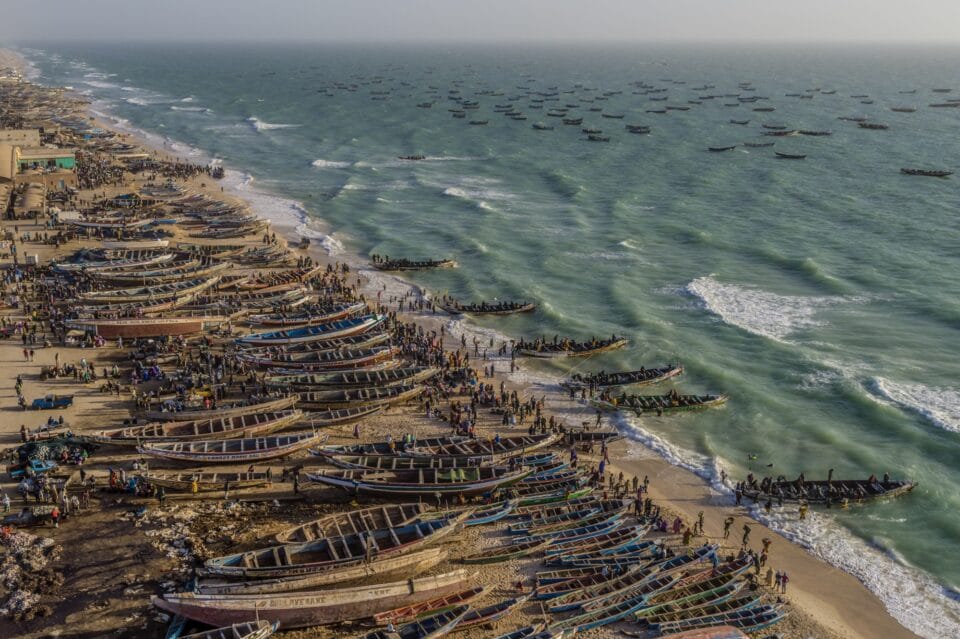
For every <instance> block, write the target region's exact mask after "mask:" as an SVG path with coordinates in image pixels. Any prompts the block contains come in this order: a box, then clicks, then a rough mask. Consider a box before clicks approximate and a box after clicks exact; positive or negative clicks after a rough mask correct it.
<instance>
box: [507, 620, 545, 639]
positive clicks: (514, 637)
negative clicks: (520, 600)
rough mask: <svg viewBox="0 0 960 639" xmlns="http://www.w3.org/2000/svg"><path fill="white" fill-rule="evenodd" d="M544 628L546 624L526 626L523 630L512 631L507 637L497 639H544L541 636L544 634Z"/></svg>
mask: <svg viewBox="0 0 960 639" xmlns="http://www.w3.org/2000/svg"><path fill="white" fill-rule="evenodd" d="M544 628H546V624H544V623H536V624H533V625H532V626H524V627H523V628H517V629H516V630H511V631H510V632H508V633H507V634H505V635H500V636H498V637H497V638H496V639H530V638H531V637H534V636H536V637H540V639H544V638H543V637H542V636H541V635H542V634H544V632H543V631H544Z"/></svg>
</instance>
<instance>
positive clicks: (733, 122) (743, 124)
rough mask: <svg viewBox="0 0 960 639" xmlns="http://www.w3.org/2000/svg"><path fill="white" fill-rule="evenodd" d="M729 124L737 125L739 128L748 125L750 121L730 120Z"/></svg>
mask: <svg viewBox="0 0 960 639" xmlns="http://www.w3.org/2000/svg"><path fill="white" fill-rule="evenodd" d="M730 124H739V125H741V126H746V125H748V124H750V120H730Z"/></svg>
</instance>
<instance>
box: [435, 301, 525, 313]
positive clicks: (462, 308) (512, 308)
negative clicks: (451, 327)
mask: <svg viewBox="0 0 960 639" xmlns="http://www.w3.org/2000/svg"><path fill="white" fill-rule="evenodd" d="M437 306H439V307H440V308H442V309H443V310H444V311H446V312H447V313H450V314H451V315H513V314H515V313H531V312H533V311H535V310H536V308H537V305H536V304H534V303H533V302H497V303H495V304H494V303H490V304H488V303H487V302H480V303H479V304H461V303H460V302H455V301H452V302H440V303H438V304H437Z"/></svg>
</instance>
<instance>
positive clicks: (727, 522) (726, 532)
mask: <svg viewBox="0 0 960 639" xmlns="http://www.w3.org/2000/svg"><path fill="white" fill-rule="evenodd" d="M733 522H734V518H733V517H727V518H726V519H724V520H723V538H724V539H729V538H730V527H731V526H733Z"/></svg>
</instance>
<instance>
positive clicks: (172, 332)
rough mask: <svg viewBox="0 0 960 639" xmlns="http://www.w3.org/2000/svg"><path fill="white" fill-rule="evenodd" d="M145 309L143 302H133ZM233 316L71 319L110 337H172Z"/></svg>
mask: <svg viewBox="0 0 960 639" xmlns="http://www.w3.org/2000/svg"><path fill="white" fill-rule="evenodd" d="M173 305H174V302H170V303H167V304H165V305H163V306H161V307H159V308H158V307H156V306H150V307H147V309H146V310H145V312H159V311H161V310H166V309H169V308H172V307H173ZM132 306H135V307H136V308H138V309H140V310H144V306H143V304H135V305H132ZM228 320H229V318H228V317H223V316H221V315H200V316H197V317H125V318H119V319H106V318H87V319H74V320H67V321H66V324H67V326H68V327H70V328H74V329H79V330H83V331H88V332H91V333H93V334H95V335H99V336H101V337H105V338H107V339H115V338H118V337H123V338H131V339H136V338H140V337H143V338H146V337H172V336H176V335H192V334H194V333H202V332H203V331H204V329H207V328H210V327H212V326H219V325H221V324H223V323H225V322H227V321H228Z"/></svg>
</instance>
